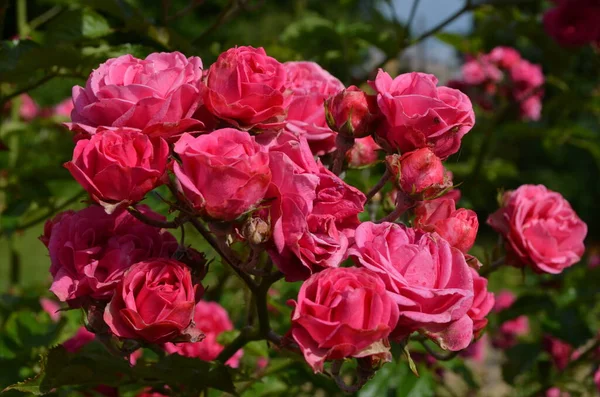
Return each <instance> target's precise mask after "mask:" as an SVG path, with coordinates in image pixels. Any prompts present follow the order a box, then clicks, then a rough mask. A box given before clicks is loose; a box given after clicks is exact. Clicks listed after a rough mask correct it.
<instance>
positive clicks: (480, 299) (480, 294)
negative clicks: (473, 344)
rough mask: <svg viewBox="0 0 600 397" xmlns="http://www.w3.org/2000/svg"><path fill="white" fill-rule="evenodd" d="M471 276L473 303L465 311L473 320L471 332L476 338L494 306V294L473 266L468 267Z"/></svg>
mask: <svg viewBox="0 0 600 397" xmlns="http://www.w3.org/2000/svg"><path fill="white" fill-rule="evenodd" d="M469 269H470V270H471V274H472V276H473V293H474V297H473V305H472V306H471V308H470V309H469V312H468V313H467V314H468V315H469V317H471V320H473V334H474V335H475V338H477V337H478V336H479V335H480V334H481V333H482V332H483V329H484V328H485V326H486V325H487V323H488V319H487V318H486V317H487V315H488V314H489V313H490V311H492V308H493V307H494V294H493V293H491V292H488V289H487V285H488V281H487V279H486V278H484V277H481V276H480V275H479V273H477V271H476V270H475V269H473V268H469Z"/></svg>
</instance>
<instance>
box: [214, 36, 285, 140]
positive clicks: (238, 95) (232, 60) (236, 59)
mask: <svg viewBox="0 0 600 397" xmlns="http://www.w3.org/2000/svg"><path fill="white" fill-rule="evenodd" d="M285 81H286V77H285V69H284V68H283V65H282V64H280V63H279V62H278V61H277V60H276V59H274V58H271V57H270V56H267V54H266V53H265V50H264V49H263V48H253V47H246V46H242V47H235V48H230V49H229V50H227V51H225V52H224V53H222V54H221V55H219V58H217V61H216V62H215V63H213V64H212V65H211V66H210V68H209V69H208V74H207V77H206V87H207V90H206V91H205V93H204V104H205V106H206V108H207V109H208V110H209V111H210V112H211V113H213V114H214V115H215V116H217V117H218V118H220V119H223V120H225V121H227V122H229V123H231V124H233V125H235V126H237V127H240V128H243V129H250V128H253V127H257V128H261V129H268V128H276V127H281V126H282V125H283V121H284V117H285V109H284V106H285V103H284V102H285V101H284V100H285V96H284V94H285V89H286V86H285Z"/></svg>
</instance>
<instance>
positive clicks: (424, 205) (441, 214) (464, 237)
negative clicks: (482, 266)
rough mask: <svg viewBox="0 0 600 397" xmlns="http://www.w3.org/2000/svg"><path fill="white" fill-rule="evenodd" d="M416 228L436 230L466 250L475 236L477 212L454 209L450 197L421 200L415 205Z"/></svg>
mask: <svg viewBox="0 0 600 397" xmlns="http://www.w3.org/2000/svg"><path fill="white" fill-rule="evenodd" d="M414 225H415V227H416V228H418V229H421V230H424V231H427V232H436V233H438V234H439V235H440V236H442V237H443V238H444V239H446V241H448V242H449V243H450V245H452V246H453V247H455V248H458V249H459V250H461V251H462V252H465V253H466V252H468V251H469V250H470V249H471V247H473V244H474V243H475V238H476V237H477V230H478V229H479V221H478V220H477V214H476V213H475V212H474V211H472V210H467V209H464V208H459V209H458V210H457V209H456V203H455V201H454V200H452V199H446V198H444V197H441V198H439V199H437V200H429V201H421V202H419V203H417V206H416V207H415V220H414Z"/></svg>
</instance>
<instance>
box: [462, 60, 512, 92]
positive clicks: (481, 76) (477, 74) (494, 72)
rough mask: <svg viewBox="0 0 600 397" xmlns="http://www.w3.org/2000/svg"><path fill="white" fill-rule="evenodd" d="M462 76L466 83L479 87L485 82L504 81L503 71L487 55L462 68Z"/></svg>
mask: <svg viewBox="0 0 600 397" xmlns="http://www.w3.org/2000/svg"><path fill="white" fill-rule="evenodd" d="M461 74H462V76H463V80H464V82H465V83H467V84H469V85H479V84H483V83H485V82H499V81H501V80H502V77H503V75H502V71H500V69H498V67H497V66H496V65H494V64H493V63H492V62H491V59H490V57H489V56H487V55H480V56H479V57H477V58H475V59H471V60H469V61H467V62H465V64H464V65H463V66H462V68H461Z"/></svg>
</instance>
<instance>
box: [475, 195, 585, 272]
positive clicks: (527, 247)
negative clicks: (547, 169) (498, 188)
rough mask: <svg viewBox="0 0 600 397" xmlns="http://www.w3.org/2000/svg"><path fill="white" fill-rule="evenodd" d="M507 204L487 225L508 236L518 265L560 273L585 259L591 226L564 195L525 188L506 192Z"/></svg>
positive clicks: (509, 245) (510, 247) (507, 242)
mask: <svg viewBox="0 0 600 397" xmlns="http://www.w3.org/2000/svg"><path fill="white" fill-rule="evenodd" d="M503 202H504V203H503V206H502V207H501V208H500V209H498V211H496V212H495V213H493V214H492V215H490V217H489V218H488V221H487V222H488V224H489V225H490V226H491V227H492V228H494V230H496V231H497V232H498V233H500V234H501V235H502V236H503V237H504V239H505V242H506V249H507V251H508V253H509V254H510V256H511V261H512V262H513V263H514V264H516V265H517V266H523V265H529V266H531V267H532V268H533V270H534V271H536V272H538V273H551V274H558V273H560V272H562V271H563V269H565V268H567V267H569V266H572V265H573V264H575V263H577V262H578V261H579V260H580V259H581V256H582V255H583V252H584V250H585V246H584V244H583V240H584V238H585V235H586V234H587V225H586V224H585V223H584V222H583V221H582V220H581V219H579V217H578V216H577V214H576V213H575V211H573V209H572V208H571V205H570V204H569V202H568V201H567V200H565V199H564V198H563V197H562V196H561V195H560V193H557V192H553V191H551V190H548V189H547V188H546V187H545V186H543V185H523V186H521V187H519V188H518V189H517V190H514V191H508V192H506V193H505V194H504V198H503Z"/></svg>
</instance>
